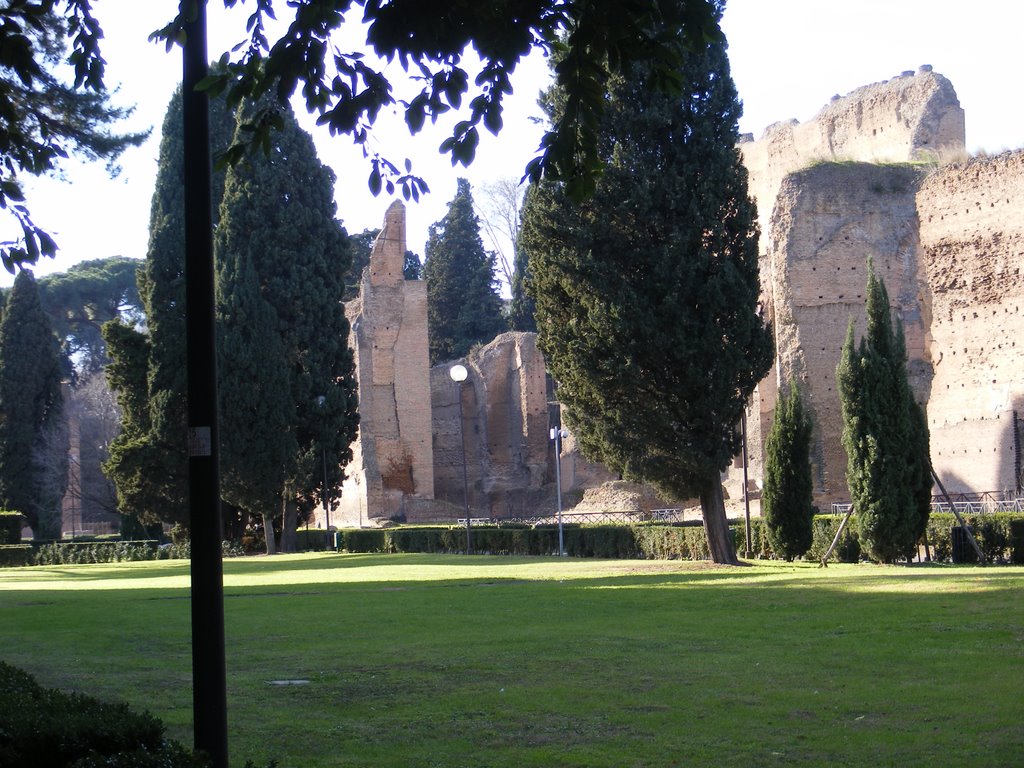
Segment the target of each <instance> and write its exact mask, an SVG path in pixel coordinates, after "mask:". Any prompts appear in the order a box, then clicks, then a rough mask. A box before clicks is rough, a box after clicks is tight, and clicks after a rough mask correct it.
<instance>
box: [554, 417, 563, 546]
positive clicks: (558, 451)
mask: <svg viewBox="0 0 1024 768" xmlns="http://www.w3.org/2000/svg"><path fill="white" fill-rule="evenodd" d="M551 438H552V439H553V440H554V441H555V498H556V499H557V502H556V503H557V505H558V506H557V508H558V556H559V557H565V535H564V533H563V530H562V428H561V427H560V426H559V427H555V428H554V429H552V430H551Z"/></svg>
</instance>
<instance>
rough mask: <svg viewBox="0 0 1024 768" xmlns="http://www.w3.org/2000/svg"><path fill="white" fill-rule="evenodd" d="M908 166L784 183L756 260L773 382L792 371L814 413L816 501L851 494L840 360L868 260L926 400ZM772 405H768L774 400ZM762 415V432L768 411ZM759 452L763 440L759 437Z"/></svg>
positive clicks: (820, 174) (805, 176)
mask: <svg viewBox="0 0 1024 768" xmlns="http://www.w3.org/2000/svg"><path fill="white" fill-rule="evenodd" d="M920 175H921V172H920V171H919V170H917V169H915V168H913V167H910V166H906V165H904V166H878V165H870V164H863V163H861V164H852V163H850V164H830V165H819V166H816V167H814V168H810V169H807V170H805V171H800V172H797V173H794V174H791V175H790V176H788V177H787V178H786V179H785V181H784V182H783V184H782V187H781V189H780V192H779V195H778V200H777V203H776V205H775V211H774V213H773V214H772V220H771V227H770V229H769V237H768V242H767V255H766V258H765V259H764V261H763V262H762V270H763V273H764V274H763V275H762V279H763V280H764V281H765V282H766V283H767V289H768V292H769V295H770V297H771V301H770V306H771V312H770V319H771V321H772V328H773V331H774V334H775V346H776V365H775V370H774V372H773V375H774V377H775V382H774V384H775V386H776V388H777V387H778V386H781V385H783V384H784V383H786V382H788V381H789V379H790V378H791V377H792V378H795V379H796V380H797V381H798V382H799V384H800V387H801V390H802V392H803V394H804V396H805V402H806V405H807V408H808V411H809V412H810V414H811V416H812V418H813V420H814V434H813V439H812V446H811V457H812V465H813V476H814V485H815V496H816V497H817V500H818V502H819V504H821V503H827V502H829V501H838V500H842V499H846V498H848V493H847V490H846V477H845V471H846V454H845V452H844V451H843V448H842V445H841V436H842V429H843V427H842V416H841V413H840V407H839V396H838V392H837V391H836V376H835V372H836V365H837V364H838V362H839V356H840V351H841V349H842V346H843V342H844V340H845V338H846V332H847V328H848V325H849V323H850V321H851V320H852V321H853V322H854V327H855V333H856V335H857V338H860V337H861V336H862V335H863V334H864V332H865V322H864V288H865V284H866V282H867V262H868V259H869V258H870V259H871V260H872V262H873V264H874V269H875V273H876V274H877V275H878V276H879V277H880V278H881V279H882V280H884V281H885V284H886V287H887V288H888V291H889V298H890V301H891V302H892V305H893V308H894V309H895V310H896V313H897V314H898V315H900V316H901V317H902V319H903V323H904V326H905V328H906V334H907V342H908V352H909V354H910V356H911V359H912V360H914V361H915V364H914V365H913V366H912V367H913V369H914V370H915V371H916V372H917V375H916V376H915V377H914V383H915V384H916V387H915V394H916V395H917V397H918V399H920V400H922V401H924V400H926V399H927V388H928V385H929V381H930V377H929V376H928V375H927V370H928V366H925V365H920V364H917V363H918V362H919V361H920V360H921V358H922V356H923V355H924V354H925V352H924V337H925V329H926V327H927V324H928V317H927V311H923V310H922V296H923V294H924V293H925V292H926V286H925V285H924V284H923V283H922V281H921V279H920V274H919V270H918V269H917V239H918V236H917V229H918V223H917V211H916V207H915V191H916V184H917V180H918V178H919V177H920ZM772 405H774V404H772ZM764 412H765V414H766V415H767V416H768V417H769V418H766V419H765V422H766V423H764V424H763V432H764V433H765V434H767V431H768V428H769V427H770V415H771V411H769V410H768V409H764ZM759 450H761V451H763V447H761V446H759Z"/></svg>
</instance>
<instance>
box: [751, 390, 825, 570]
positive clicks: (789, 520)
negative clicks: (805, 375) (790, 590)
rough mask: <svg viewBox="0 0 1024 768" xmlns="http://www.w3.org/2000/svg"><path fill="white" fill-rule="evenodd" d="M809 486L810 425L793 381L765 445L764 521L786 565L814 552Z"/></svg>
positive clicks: (776, 413)
mask: <svg viewBox="0 0 1024 768" xmlns="http://www.w3.org/2000/svg"><path fill="white" fill-rule="evenodd" d="M813 492H814V488H813V483H812V480H811V419H810V417H809V416H808V414H807V413H806V412H805V411H804V406H803V400H802V398H801V397H800V389H799V387H798V386H797V384H796V382H795V381H791V382H790V385H789V392H788V394H787V393H786V392H782V393H780V395H779V401H778V403H777V404H776V406H775V420H774V421H773V422H772V428H771V430H770V431H769V433H768V439H767V440H766V441H765V462H764V490H763V491H762V493H761V517H762V518H763V520H764V524H765V526H766V527H767V530H768V541H769V542H771V545H772V549H773V550H774V551H775V552H776V553H777V554H778V555H780V556H781V557H783V558H785V559H786V560H787V561H791V560H792V559H793V558H794V557H799V556H800V555H802V554H804V553H805V552H806V551H807V550H808V549H810V548H811V542H812V538H813V531H812V520H813V519H814V503H813Z"/></svg>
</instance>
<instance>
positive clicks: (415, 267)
mask: <svg viewBox="0 0 1024 768" xmlns="http://www.w3.org/2000/svg"><path fill="white" fill-rule="evenodd" d="M402 277H404V278H405V279H406V280H422V279H423V262H421V261H420V257H419V256H417V255H416V254H415V253H413V252H412V251H406V252H405V260H404V261H403V262H402Z"/></svg>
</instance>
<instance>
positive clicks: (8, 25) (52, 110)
mask: <svg viewBox="0 0 1024 768" xmlns="http://www.w3.org/2000/svg"><path fill="white" fill-rule="evenodd" d="M90 5H91V3H90V2H89V0H63V1H58V0H19V1H18V2H8V3H4V6H3V7H2V8H0V208H2V209H4V210H5V211H6V212H7V214H8V215H10V216H12V217H13V218H14V219H15V220H16V221H17V223H18V225H19V227H20V229H21V232H22V237H21V238H19V239H18V240H14V241H8V242H4V243H0V261H2V262H3V265H4V267H6V268H7V270H8V271H11V272H13V271H14V268H15V265H16V264H22V263H33V262H35V261H36V260H37V259H38V258H39V256H41V255H42V256H53V255H54V254H55V253H56V250H57V244H56V243H55V242H54V240H53V238H52V237H51V236H50V235H49V234H47V233H46V232H45V231H43V230H42V229H40V228H39V227H37V226H36V225H35V224H34V223H33V222H32V216H31V212H30V210H29V207H28V202H27V201H26V200H25V195H24V192H23V191H22V187H21V182H22V178H23V176H24V175H26V174H28V175H31V176H39V175H42V174H47V173H52V172H54V171H57V170H58V169H59V167H60V163H61V161H62V160H63V159H64V158H66V157H68V156H69V155H71V154H77V155H79V156H81V157H84V158H86V159H87V160H104V161H106V162H107V164H108V169H109V170H111V171H112V172H114V171H116V166H115V165H114V161H116V160H117V158H118V157H119V156H120V155H121V153H122V152H124V150H125V149H127V148H128V147H131V146H137V145H139V144H141V143H142V142H143V141H144V140H145V139H146V137H147V136H148V135H149V131H145V132H142V133H115V132H112V130H111V127H112V126H113V125H115V124H116V123H118V122H119V121H121V120H122V119H124V118H125V117H127V116H128V115H129V114H130V113H131V109H130V108H122V107H116V106H114V105H112V103H111V102H110V99H109V95H108V93H107V91H106V89H105V88H104V85H103V68H104V63H103V59H102V57H101V55H100V50H99V41H100V39H101V37H102V31H101V30H100V27H99V24H98V23H97V22H96V19H95V18H94V16H93V15H92V10H91V7H90ZM60 9H63V10H64V13H63V14H61V13H59V12H58V11H59V10H60ZM67 64H70V65H71V67H70V71H71V72H72V73H73V75H74V78H73V82H67V81H66V80H65V79H64V77H62V75H61V74H60V73H61V72H62V70H63V69H64V68H65V67H66V66H67Z"/></svg>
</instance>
